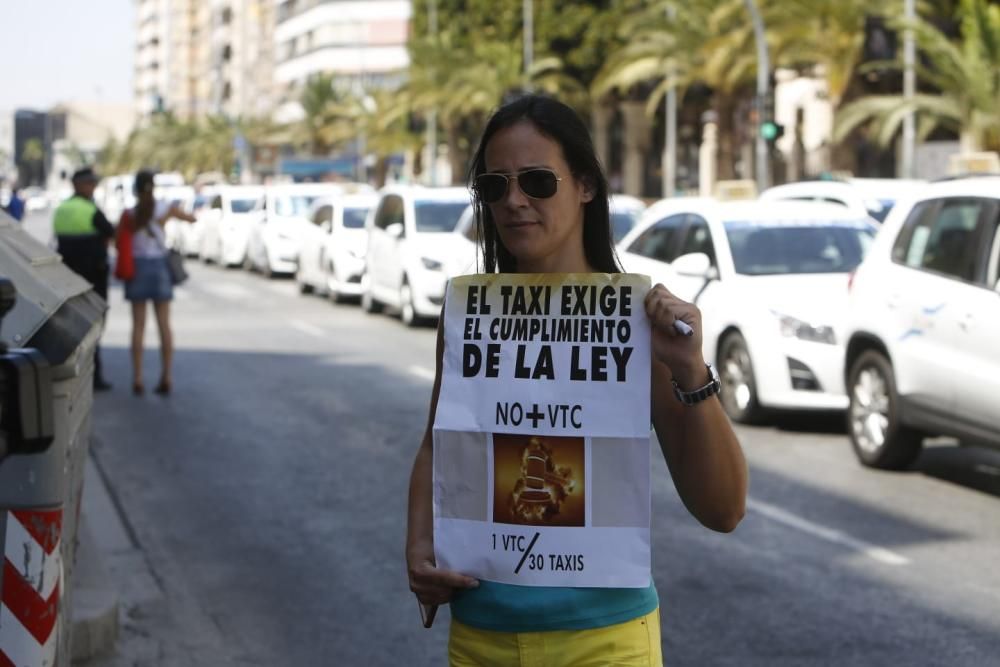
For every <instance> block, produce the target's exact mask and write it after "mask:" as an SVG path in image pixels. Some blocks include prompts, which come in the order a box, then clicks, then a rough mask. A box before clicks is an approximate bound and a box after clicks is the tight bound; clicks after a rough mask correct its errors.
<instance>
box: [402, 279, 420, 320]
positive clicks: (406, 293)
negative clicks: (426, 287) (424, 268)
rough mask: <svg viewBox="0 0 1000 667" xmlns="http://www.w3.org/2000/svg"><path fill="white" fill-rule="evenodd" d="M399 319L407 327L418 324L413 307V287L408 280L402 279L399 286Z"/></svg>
mask: <svg viewBox="0 0 1000 667" xmlns="http://www.w3.org/2000/svg"><path fill="white" fill-rule="evenodd" d="M399 319H401V320H402V321H403V324H405V325H406V326H408V327H415V326H417V325H419V324H420V318H419V317H417V310H416V308H414V307H413V288H412V287H410V283H409V281H408V280H405V279H404V280H403V284H402V285H400V286H399Z"/></svg>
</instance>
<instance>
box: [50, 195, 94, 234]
mask: <svg viewBox="0 0 1000 667" xmlns="http://www.w3.org/2000/svg"><path fill="white" fill-rule="evenodd" d="M96 212H97V205H96V204H95V203H94V202H92V201H90V200H89V199H84V198H83V197H70V198H69V199H67V200H66V201H64V202H63V203H62V204H60V205H59V208H57V209H56V213H55V218H54V219H53V221H52V224H53V227H54V228H55V233H56V236H90V235H95V234H97V229H96V228H95V227H94V213H96Z"/></svg>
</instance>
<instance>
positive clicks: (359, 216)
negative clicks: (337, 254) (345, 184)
mask: <svg viewBox="0 0 1000 667" xmlns="http://www.w3.org/2000/svg"><path fill="white" fill-rule="evenodd" d="M366 217H368V209H367V208H345V209H344V227H346V228H347V229H361V228H362V227H364V226H365V218H366Z"/></svg>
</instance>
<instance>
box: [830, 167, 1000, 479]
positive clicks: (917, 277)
mask: <svg viewBox="0 0 1000 667" xmlns="http://www.w3.org/2000/svg"><path fill="white" fill-rule="evenodd" d="M849 304H850V311H849V317H848V320H847V322H846V325H845V326H846V328H845V331H844V338H845V341H846V356H845V364H844V368H845V372H846V382H847V387H848V393H849V395H850V408H849V410H848V418H847V424H848V433H849V436H850V439H851V443H852V445H853V447H854V451H855V454H856V455H857V456H858V458H859V459H860V460H861V462H862V463H864V464H866V465H869V466H873V467H878V468H889V469H900V468H905V467H906V466H908V465H909V464H910V463H912V462H913V461H914V460H915V459H916V457H917V456H918V455H919V454H920V450H921V447H922V444H923V439H924V437H925V436H928V435H946V436H953V437H957V438H960V439H961V440H963V441H965V442H968V443H975V444H986V445H993V446H997V447H1000V420H998V415H1000V177H997V176H984V177H975V178H964V179H960V180H953V181H944V182H940V183H933V184H929V185H928V186H926V187H925V188H924V189H923V190H922V191H921V193H920V195H919V196H918V197H915V198H914V199H913V200H911V201H909V202H907V203H906V204H900V206H898V207H897V208H896V209H894V210H893V211H892V213H891V214H890V215H889V217H888V218H887V219H886V222H885V224H884V226H883V228H882V230H881V231H880V232H879V235H878V239H877V240H876V243H875V244H874V245H873V246H872V249H871V252H870V253H869V254H868V256H867V257H866V258H865V261H864V262H862V264H861V265H860V266H859V267H858V269H857V272H856V273H855V274H854V278H853V280H852V281H851V290H850V300H849Z"/></svg>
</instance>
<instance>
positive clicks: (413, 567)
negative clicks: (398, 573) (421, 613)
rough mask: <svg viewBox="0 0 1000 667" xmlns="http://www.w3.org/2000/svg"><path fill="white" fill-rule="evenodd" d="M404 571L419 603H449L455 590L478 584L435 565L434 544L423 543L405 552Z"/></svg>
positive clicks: (471, 579) (473, 580)
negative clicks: (405, 570) (406, 572)
mask: <svg viewBox="0 0 1000 667" xmlns="http://www.w3.org/2000/svg"><path fill="white" fill-rule="evenodd" d="M406 569H407V571H408V574H409V577H410V590H411V591H413V592H414V594H416V596H417V599H418V600H420V602H421V603H423V604H427V605H436V604H445V603H447V602H450V601H451V596H452V595H453V594H454V592H455V589H456V588H475V587H476V586H478V585H479V582H478V581H477V580H475V579H473V578H472V577H467V576H465V575H464V574H459V573H458V572H452V571H451V570H442V569H439V568H438V567H437V566H436V565H435V561H434V544H433V543H432V542H430V541H423V542H420V543H419V544H414V545H411V546H410V547H409V548H408V549H407V550H406Z"/></svg>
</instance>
